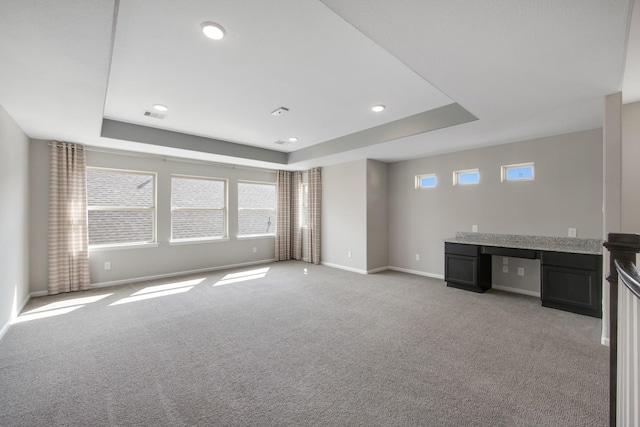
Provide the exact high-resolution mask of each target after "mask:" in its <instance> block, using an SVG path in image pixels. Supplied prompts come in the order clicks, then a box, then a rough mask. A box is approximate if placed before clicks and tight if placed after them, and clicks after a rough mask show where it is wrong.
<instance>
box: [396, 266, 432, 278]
mask: <svg viewBox="0 0 640 427" xmlns="http://www.w3.org/2000/svg"><path fill="white" fill-rule="evenodd" d="M388 269H389V270H393V271H399V272H401V273H409V274H415V275H418V276H425V277H431V278H432V279H440V280H444V275H443V274H434V273H425V272H424V271H418V270H410V269H408V268H402V267H392V266H389V267H388Z"/></svg>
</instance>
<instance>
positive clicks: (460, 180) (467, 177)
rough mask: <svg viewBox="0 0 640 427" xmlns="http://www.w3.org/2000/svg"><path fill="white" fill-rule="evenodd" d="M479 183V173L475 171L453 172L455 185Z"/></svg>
mask: <svg viewBox="0 0 640 427" xmlns="http://www.w3.org/2000/svg"><path fill="white" fill-rule="evenodd" d="M479 182H480V172H479V171H477V170H469V171H458V172H455V183H454V184H460V185H468V184H478V183H479Z"/></svg>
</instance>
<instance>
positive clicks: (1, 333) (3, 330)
mask: <svg viewBox="0 0 640 427" xmlns="http://www.w3.org/2000/svg"><path fill="white" fill-rule="evenodd" d="M12 321H13V319H9V321H8V322H7V323H5V324H4V326H3V327H2V329H0V341H2V337H4V334H6V333H7V331H8V330H9V326H11V322H12Z"/></svg>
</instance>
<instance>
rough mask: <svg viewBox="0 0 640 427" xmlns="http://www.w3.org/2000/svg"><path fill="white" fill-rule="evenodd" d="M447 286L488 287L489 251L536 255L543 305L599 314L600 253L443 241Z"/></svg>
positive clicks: (513, 255)
mask: <svg viewBox="0 0 640 427" xmlns="http://www.w3.org/2000/svg"><path fill="white" fill-rule="evenodd" d="M444 252H445V253H444V259H445V266H444V280H445V281H446V282H447V286H449V287H452V288H459V289H465V290H468V291H473V292H485V291H486V290H488V289H491V255H500V256H508V257H516V258H529V259H536V258H540V268H541V276H540V281H541V284H540V285H541V299H542V305H543V306H544V307H550V308H556V309H559V310H564V311H570V312H573V313H578V314H584V315H587V316H593V317H602V256H601V255H589V254H577V253H567V252H551V251H541V250H532V249H514V248H504V247H500V246H484V245H474V244H465V243H450V242H445V250H444Z"/></svg>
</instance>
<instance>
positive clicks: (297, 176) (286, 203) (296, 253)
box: [275, 171, 302, 261]
mask: <svg viewBox="0 0 640 427" xmlns="http://www.w3.org/2000/svg"><path fill="white" fill-rule="evenodd" d="M301 181H302V172H289V171H277V175H276V187H277V193H278V195H277V198H278V202H277V205H276V218H277V227H276V252H275V258H276V261H285V260H288V259H291V258H293V259H301V258H302V231H301V230H300V183H301Z"/></svg>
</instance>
